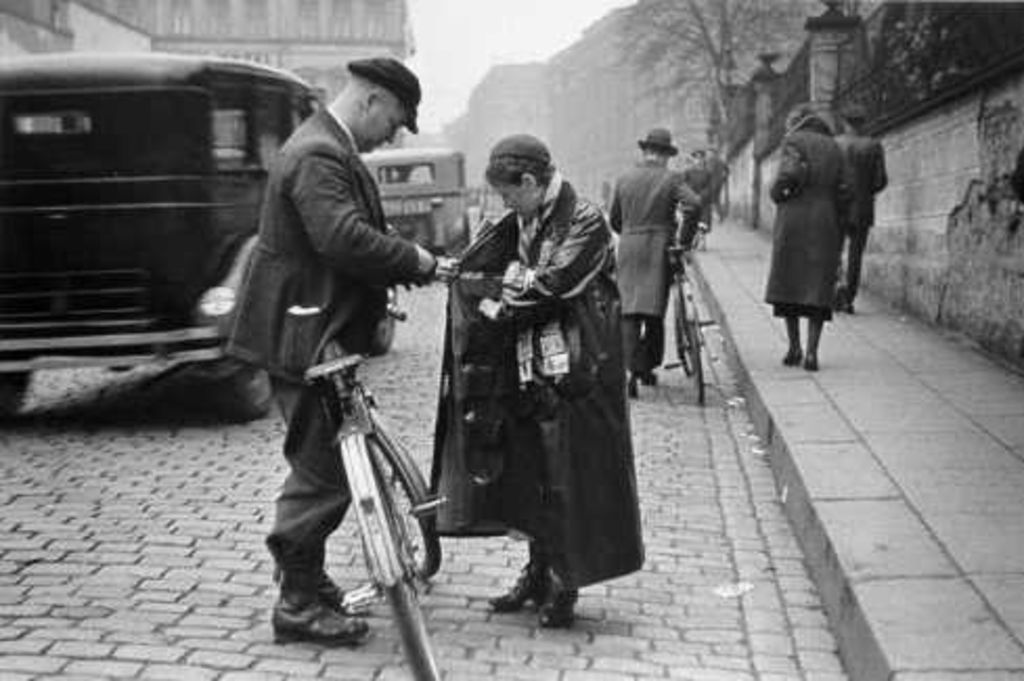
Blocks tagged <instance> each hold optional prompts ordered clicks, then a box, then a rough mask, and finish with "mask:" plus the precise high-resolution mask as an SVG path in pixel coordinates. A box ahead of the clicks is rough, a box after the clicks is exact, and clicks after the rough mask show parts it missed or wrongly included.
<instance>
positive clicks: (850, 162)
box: [835, 134, 889, 231]
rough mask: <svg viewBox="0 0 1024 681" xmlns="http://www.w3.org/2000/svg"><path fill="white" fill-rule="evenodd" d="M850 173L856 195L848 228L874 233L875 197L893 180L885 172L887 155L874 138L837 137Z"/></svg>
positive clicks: (859, 136)
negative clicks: (871, 230) (872, 229)
mask: <svg viewBox="0 0 1024 681" xmlns="http://www.w3.org/2000/svg"><path fill="white" fill-rule="evenodd" d="M835 139H836V142H837V143H838V144H839V148H840V149H842V151H843V156H844V157H845V158H846V163H847V167H848V168H849V171H850V182H851V184H852V186H851V189H852V193H853V198H852V201H851V202H850V209H849V214H848V222H847V224H846V227H847V228H848V229H852V230H855V231H860V230H867V229H870V228H871V226H872V225H873V224H875V194H877V193H878V192H880V191H882V190H883V189H885V186H886V185H887V184H888V183H889V178H888V176H887V175H886V172H885V151H884V150H883V149H882V144H881V142H879V141H878V140H876V139H874V138H873V137H867V136H864V135H854V134H842V135H839V136H837V137H836V138H835Z"/></svg>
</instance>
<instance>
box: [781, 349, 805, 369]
mask: <svg viewBox="0 0 1024 681" xmlns="http://www.w3.org/2000/svg"><path fill="white" fill-rule="evenodd" d="M803 358H804V353H803V352H802V351H801V350H796V349H793V348H790V349H789V352H787V353H786V356H785V357H783V358H782V363H783V364H784V365H785V366H788V367H795V366H799V364H800V360H802V359H803Z"/></svg>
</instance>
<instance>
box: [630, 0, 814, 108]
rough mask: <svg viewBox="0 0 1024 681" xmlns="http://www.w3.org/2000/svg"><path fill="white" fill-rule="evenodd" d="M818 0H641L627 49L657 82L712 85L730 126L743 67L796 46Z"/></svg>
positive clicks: (710, 88)
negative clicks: (735, 89) (733, 97)
mask: <svg viewBox="0 0 1024 681" xmlns="http://www.w3.org/2000/svg"><path fill="white" fill-rule="evenodd" d="M819 8H820V3H819V2H818V0H638V2H637V3H636V4H635V5H633V6H632V7H631V8H629V10H628V12H629V13H628V15H627V17H626V20H625V21H624V34H623V36H622V38H623V41H622V46H621V55H622V57H623V59H624V60H625V61H626V62H628V63H631V64H632V65H633V66H634V67H635V68H637V69H638V70H639V71H640V72H643V73H658V74H662V76H663V77H661V78H659V79H657V82H655V79H650V81H649V82H648V84H649V86H650V87H651V88H652V89H677V90H678V89H680V88H682V87H683V86H685V85H688V84H694V83H699V84H702V85H704V86H705V90H706V92H707V94H708V96H709V97H710V98H711V104H712V106H713V107H714V109H716V110H717V114H718V116H719V117H720V121H721V124H722V125H723V127H727V126H728V122H729V121H728V116H729V106H728V104H729V99H730V94H731V90H732V86H733V84H734V83H733V79H734V77H735V73H736V72H737V71H739V72H749V71H750V70H751V69H752V68H753V65H754V64H755V62H756V57H757V55H758V54H760V53H764V52H789V51H793V50H795V48H796V47H797V46H799V44H800V43H801V42H802V41H803V40H804V37H805V33H804V31H803V24H804V21H806V19H807V17H809V16H811V15H813V14H815V13H816V11H815V10H816V9H819Z"/></svg>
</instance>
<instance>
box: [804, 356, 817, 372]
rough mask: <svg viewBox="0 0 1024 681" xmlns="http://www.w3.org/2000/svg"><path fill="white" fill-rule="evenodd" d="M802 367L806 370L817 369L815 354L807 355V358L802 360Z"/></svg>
mask: <svg viewBox="0 0 1024 681" xmlns="http://www.w3.org/2000/svg"><path fill="white" fill-rule="evenodd" d="M804 369H806V370H807V371H817V370H818V357H817V355H807V359H805V360H804Z"/></svg>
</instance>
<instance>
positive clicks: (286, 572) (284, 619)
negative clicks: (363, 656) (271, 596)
mask: <svg viewBox="0 0 1024 681" xmlns="http://www.w3.org/2000/svg"><path fill="white" fill-rule="evenodd" d="M319 580H320V572H319V571H317V570H310V569H308V568H307V569H304V570H295V569H292V568H289V567H285V568H284V569H283V570H282V574H281V595H280V597H279V598H278V601H277V603H275V604H274V613H273V615H272V617H271V625H272V627H273V629H274V642H275V643H289V642H292V641H307V642H310V643H319V644H321V645H325V646H355V645H359V644H360V643H362V642H363V641H364V640H365V639H366V636H367V634H368V633H369V627H368V626H367V624H366V621H365V620H362V619H359V618H356V617H346V616H345V615H342V614H341V613H340V612H338V611H337V610H334V609H333V608H331V607H329V606H327V605H324V603H323V602H322V601H321V600H320V595H319V592H318V586H319Z"/></svg>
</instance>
